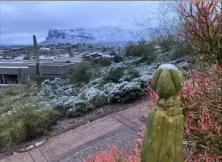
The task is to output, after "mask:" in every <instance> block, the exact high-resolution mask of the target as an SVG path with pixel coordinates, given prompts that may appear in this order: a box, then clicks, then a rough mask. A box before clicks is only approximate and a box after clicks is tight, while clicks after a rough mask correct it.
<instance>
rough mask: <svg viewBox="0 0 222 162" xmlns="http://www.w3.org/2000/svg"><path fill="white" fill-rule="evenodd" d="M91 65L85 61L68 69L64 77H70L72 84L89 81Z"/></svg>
mask: <svg viewBox="0 0 222 162" xmlns="http://www.w3.org/2000/svg"><path fill="white" fill-rule="evenodd" d="M91 75H92V73H91V66H90V65H89V64H87V63H82V64H80V65H78V66H74V67H72V68H70V69H69V70H68V72H67V73H66V74H65V75H64V77H66V78H68V79H70V81H71V82H72V83H73V84H82V83H87V82H89V81H90V78H91Z"/></svg>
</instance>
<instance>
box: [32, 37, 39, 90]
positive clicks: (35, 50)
mask: <svg viewBox="0 0 222 162" xmlns="http://www.w3.org/2000/svg"><path fill="white" fill-rule="evenodd" d="M33 45H34V52H35V66H36V84H37V86H38V89H40V88H41V74H40V63H39V51H38V44H37V40H36V36H35V35H33Z"/></svg>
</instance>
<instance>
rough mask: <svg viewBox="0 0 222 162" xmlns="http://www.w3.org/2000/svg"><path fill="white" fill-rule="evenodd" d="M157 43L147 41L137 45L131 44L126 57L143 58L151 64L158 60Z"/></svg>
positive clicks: (128, 46) (127, 48)
mask: <svg viewBox="0 0 222 162" xmlns="http://www.w3.org/2000/svg"><path fill="white" fill-rule="evenodd" d="M155 51H156V49H155V43H154V42H147V41H145V40H141V41H139V42H138V43H137V44H135V43H129V44H128V45H127V47H126V51H125V54H124V55H125V56H127V57H128V56H134V57H135V56H137V57H142V58H143V60H144V61H146V62H147V63H151V62H153V61H154V60H155V59H156V53H155Z"/></svg>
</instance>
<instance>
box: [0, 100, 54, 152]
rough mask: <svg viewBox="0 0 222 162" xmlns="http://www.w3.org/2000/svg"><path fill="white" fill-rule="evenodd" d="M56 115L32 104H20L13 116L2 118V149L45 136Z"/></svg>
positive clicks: (52, 111)
mask: <svg viewBox="0 0 222 162" xmlns="http://www.w3.org/2000/svg"><path fill="white" fill-rule="evenodd" d="M56 114H57V112H56V111H54V110H52V109H42V110H41V109H38V108H37V107H36V106H34V105H31V104H24V105H23V104H21V105H19V104H18V105H17V107H16V110H14V111H13V110H12V111H11V114H5V115H2V116H0V127H1V130H0V149H6V148H9V147H10V146H12V145H13V144H16V143H21V142H23V141H24V140H27V139H33V138H36V137H38V136H39V135H42V134H45V133H46V132H47V131H48V130H50V126H51V125H52V124H53V117H54V115H56Z"/></svg>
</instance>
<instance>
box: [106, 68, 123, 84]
mask: <svg viewBox="0 0 222 162" xmlns="http://www.w3.org/2000/svg"><path fill="white" fill-rule="evenodd" d="M123 74H124V69H123V68H121V67H117V68H111V69H110V70H109V71H108V73H107V75H106V76H105V79H104V80H105V81H106V82H116V83H117V82H119V79H120V78H121V77H122V76H123Z"/></svg>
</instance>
